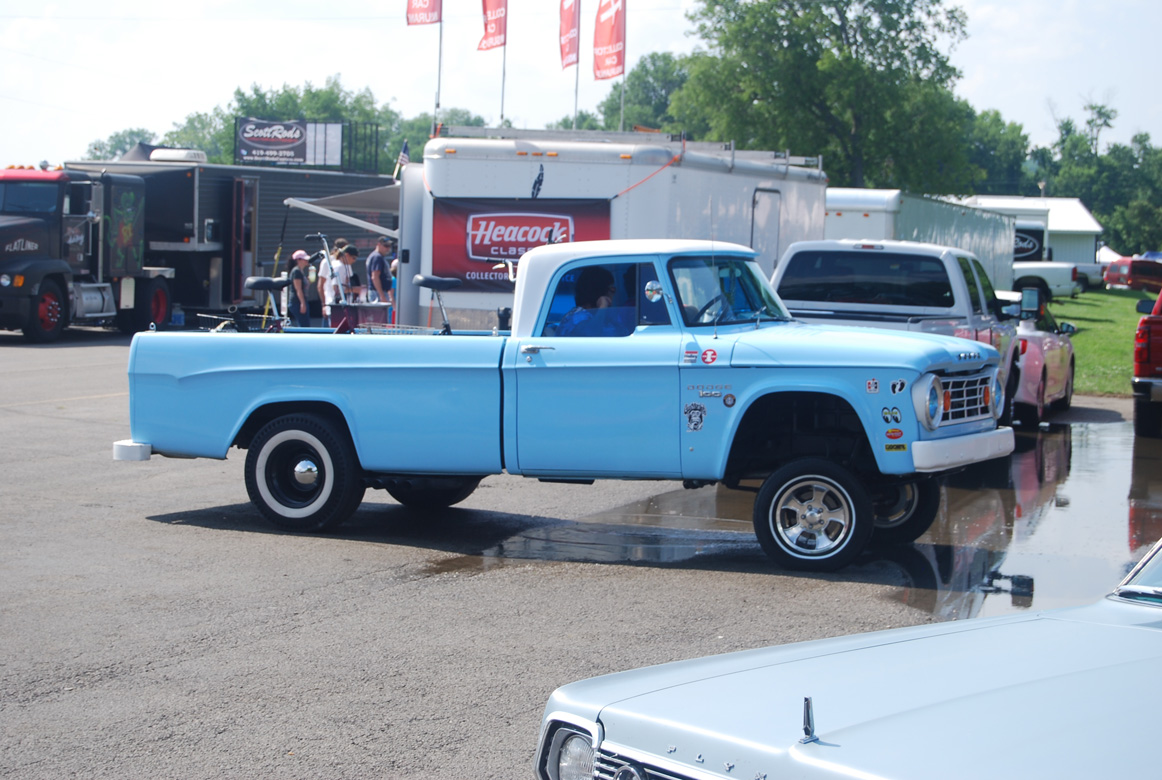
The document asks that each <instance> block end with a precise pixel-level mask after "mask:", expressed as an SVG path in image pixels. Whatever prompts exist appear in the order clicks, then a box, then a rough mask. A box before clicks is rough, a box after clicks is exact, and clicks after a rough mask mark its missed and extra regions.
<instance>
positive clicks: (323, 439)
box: [246, 414, 366, 532]
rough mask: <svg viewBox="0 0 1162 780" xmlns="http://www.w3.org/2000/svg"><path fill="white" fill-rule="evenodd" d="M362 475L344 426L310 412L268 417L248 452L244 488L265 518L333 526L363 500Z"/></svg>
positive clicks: (296, 525) (300, 526)
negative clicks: (339, 426) (340, 428)
mask: <svg viewBox="0 0 1162 780" xmlns="http://www.w3.org/2000/svg"><path fill="white" fill-rule="evenodd" d="M365 489H366V488H365V486H364V484H363V475H362V473H361V471H360V468H359V460H358V458H357V456H356V454H355V447H354V446H353V445H352V444H351V441H350V439H349V438H348V436H347V434H346V432H345V431H341V430H339V429H338V428H337V427H336V426H335V425H333V424H332V423H330V422H329V421H327V420H325V419H323V418H321V417H316V416H314V415H309V414H292V415H287V416H285V417H279V418H276V419H274V420H272V421H271V422H269V423H267V424H266V425H265V426H263V427H262V429H261V430H259V431H258V434H257V435H256V436H255V437H254V440H253V441H252V442H251V443H250V449H249V450H248V451H247V453H246V492H247V494H249V496H250V500H251V501H252V502H253V503H254V505H255V506H256V507H258V511H260V512H262V514H263V516H265V517H266V519H268V520H270V521H271V522H272V523H274V524H275V525H276V526H278V527H279V528H281V529H283V530H286V531H296V532H320V531H329V530H331V529H333V528H335V527H337V526H338V525H339V524H340V523H342V522H343V521H344V520H346V519H347V518H348V517H350V516H351V513H352V512H354V511H355V509H356V508H357V507H358V506H359V504H360V502H361V501H362V500H363V493H364V490H365Z"/></svg>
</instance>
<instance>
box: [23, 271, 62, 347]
mask: <svg viewBox="0 0 1162 780" xmlns="http://www.w3.org/2000/svg"><path fill="white" fill-rule="evenodd" d="M67 319H68V301H67V300H66V299H65V297H64V292H63V291H62V290H61V286H60V285H59V284H57V283H56V282H55V281H53V280H52V279H42V280H41V282H40V286H39V287H38V288H37V293H36V295H34V296H33V297H32V305H31V306H30V307H29V310H28V319H27V320H26V321H25V323H24V329H23V333H24V338H25V340H26V341H30V342H32V343H33V344H48V343H49V342H51V341H56V340H57V339H59V338H60V336H61V331H63V330H64V329H65V322H66V320H67Z"/></svg>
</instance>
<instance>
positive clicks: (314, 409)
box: [232, 401, 351, 450]
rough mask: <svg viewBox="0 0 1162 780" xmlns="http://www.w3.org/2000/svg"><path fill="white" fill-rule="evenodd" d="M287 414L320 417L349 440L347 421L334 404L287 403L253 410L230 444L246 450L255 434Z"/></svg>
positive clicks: (312, 402)
mask: <svg viewBox="0 0 1162 780" xmlns="http://www.w3.org/2000/svg"><path fill="white" fill-rule="evenodd" d="M288 414H311V415H314V416H316V417H321V418H323V419H325V420H327V421H328V422H330V423H332V424H333V425H335V427H336V428H338V430H339V431H340V432H342V433H343V434H344V435H346V436H347V438H348V439H350V438H351V430H350V429H349V428H348V427H347V419H346V418H345V417H344V416H343V413H342V412H340V411H339V409H338V407H336V406H335V405H334V404H330V403H327V402H325V401H287V402H283V403H273V404H267V405H266V406H260V407H258V408H257V409H255V410H254V411H253V412H252V413H251V415H250V417H248V418H247V420H246V422H245V423H243V424H242V428H240V429H239V431H238V435H237V436H235V437H234V441H233V442H232V443H233V444H234V446H236V447H238V448H240V449H244V450H245V449H248V448H249V447H250V442H251V441H253V440H254V436H255V434H257V433H258V432H259V431H260V430H261V429H262V426H264V425H266V424H267V423H268V422H270V421H271V420H273V419H275V418H277V417H282V416H284V415H288Z"/></svg>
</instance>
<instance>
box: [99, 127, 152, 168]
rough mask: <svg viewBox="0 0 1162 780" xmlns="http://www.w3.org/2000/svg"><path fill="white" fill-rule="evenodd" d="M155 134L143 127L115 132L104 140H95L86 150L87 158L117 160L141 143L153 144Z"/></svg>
mask: <svg viewBox="0 0 1162 780" xmlns="http://www.w3.org/2000/svg"><path fill="white" fill-rule="evenodd" d="M156 137H157V136H155V135H154V134H153V133H152V132H151V131H149V130H146V129H145V128H143V127H134V128H130V129H128V130H121V131H120V132H116V133H113V135H111V136H109V137H108V138H106V139H105V140H104V141H93V142H92V143H91V144H89V148H88V149H86V150H85V156H84V159H86V160H116V159H117V158H119V157H120V156H121V155H123V154H125V153H126V152H128V151H129V150H130V149H132V148H133V147H134V146H136V145H137V144H139V143H146V144H152V143H153V142H154V139H155V138H156Z"/></svg>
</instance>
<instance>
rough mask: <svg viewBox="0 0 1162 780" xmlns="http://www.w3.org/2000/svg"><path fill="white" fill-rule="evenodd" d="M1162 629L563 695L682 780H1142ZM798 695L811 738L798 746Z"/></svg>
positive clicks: (932, 642) (1107, 626)
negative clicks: (810, 717)
mask: <svg viewBox="0 0 1162 780" xmlns="http://www.w3.org/2000/svg"><path fill="white" fill-rule="evenodd" d="M1160 620H1162V610H1160V609H1157V608H1150V607H1141V606H1137V605H1127V604H1123V603H1118V602H1116V601H1113V600H1107V601H1104V602H1100V603H1099V604H1096V605H1093V606H1091V607H1085V608H1081V609H1076V610H1063V611H1059V612H1053V613H1046V614H1040V615H1028V616H1017V617H1012V618H1001V619H994V620H978V621H966V622H964V623H955V624H942V625H937V626H927V627H923V628H919V629H909V630H902V631H892V632H881V633H877V634H869V635H863V636H856V637H843V638H839V639H835V640H823V641H821V642H811V643H805V644H801V645H790V646H786V647H781V648H770V649H766V650H760V651H752V652H748V653H740V654H733V655H728V656H719V657H712V658H707V659H700V660H696V661H688V662H682V663H678V664H668V665H665V666H661V667H654V668H649V669H642V670H636V671H633V672H627V673H624V674H618V675H611V676H607V677H602V678H595V679H594V680H589V681H584V682H582V683H577V684H575V685H570V686H566V687H565V688H564V689H562V690H563V691H565V692H567V693H566V696H565V699H567V700H568V701H569V702H570V703H571V704H572V705H574V706H576V705H578V704H585V703H589V704H592V705H594V707H595V709H596V708H600V715H599V720H600V723H601V724H602V727H603V728H604V739H605V741H604V743H603V746H602V747H603V749H604V750H607V751H613V752H620V753H622V754H623V755H626V756H628V757H630V758H632V759H634V760H637V761H640V762H642V763H646V764H655V765H661V766H663V767H665V768H668V769H671V770H678V771H679V773H680V774H683V775H686V776H690V777H706V776H715V777H727V778H745V779H746V780H751V778H756V777H766V778H770V779H771V780H774V779H775V778H787V777H839V776H842V777H858V778H889V777H891V778H916V779H917V780H920V779H921V778H922V779H923V780H931V779H932V778H943V779H947V778H959V777H964V778H981V777H989V778H996V777H1023V778H1029V777H1052V778H1054V779H1055V780H1057V779H1058V778H1062V777H1087V778H1094V777H1131V776H1138V777H1145V776H1153V775H1154V774H1155V773H1156V771H1157V768H1156V767H1155V760H1154V758H1153V756H1154V754H1155V750H1154V744H1153V739H1154V733H1155V732H1156V728H1155V721H1156V715H1155V712H1156V710H1157V705H1158V702H1159V701H1162V696H1159V693H1160V692H1162V691H1160V688H1162V685H1160V684H1159V682H1158V681H1159V670H1160V669H1162V666H1160V662H1162V631H1160V630H1159V625H1158V623H1157V622H1154V623H1149V622H1143V621H1160ZM627 692H628V693H629V695H628V696H626V695H625V694H626V693H627ZM602 695H605V696H608V697H610V698H609V699H606V700H605V702H603V703H602V704H598V703H597V701H596V700H595V697H600V696H602ZM807 696H809V697H811V698H812V699H813V702H814V720H815V733H816V735H817V736H818V738H819V739H818V741H817V742H813V743H810V744H801V743H800V741H799V740H800V738H801V737H802V736H803V698H804V697H807ZM555 698H556V697H555ZM563 701H564V700H559V703H563ZM552 706H553V704H552V703H550V707H552ZM578 709H581V710H583V709H584V707H580V708H578ZM575 711H577V710H575Z"/></svg>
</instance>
